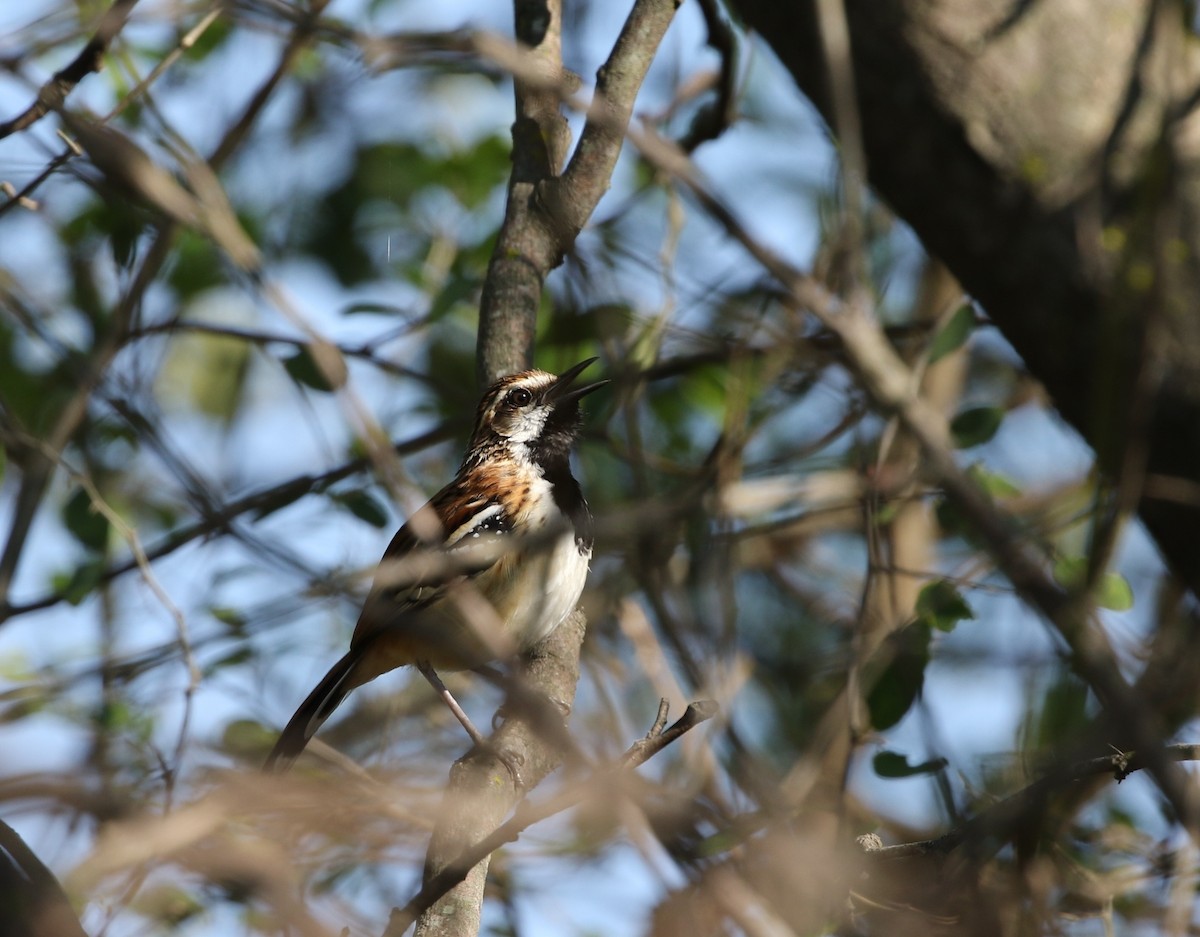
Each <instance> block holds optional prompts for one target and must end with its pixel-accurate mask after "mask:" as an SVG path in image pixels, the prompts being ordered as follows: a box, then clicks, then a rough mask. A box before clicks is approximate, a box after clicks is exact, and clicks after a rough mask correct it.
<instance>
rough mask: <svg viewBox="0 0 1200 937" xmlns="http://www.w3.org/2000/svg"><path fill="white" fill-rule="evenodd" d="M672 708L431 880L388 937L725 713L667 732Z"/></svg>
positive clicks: (706, 714) (696, 715)
mask: <svg viewBox="0 0 1200 937" xmlns="http://www.w3.org/2000/svg"><path fill="white" fill-rule="evenodd" d="M666 707H667V701H666V700H662V701H661V702H660V703H659V712H658V717H657V718H656V719H655V722H654V726H653V727H652V728H651V730H650V732H649V733H647V735H646V737H645V738H642V739H638V741H636V742H634V743H633V745H631V746H630V747H629V749H628V750H627V751H626V752H625V754H623V755H622V756H621V757H620V758H618V759H617V760H616V762H615V763H614V764H613V765H612V766H611V767H610V768H608V769H606V770H601V771H598V772H597V773H596V774H595V775H594V776H593V777H592V778H589V779H588V780H587V781H584V782H580V783H579V784H576V785H573V786H572V787H571V788H570V789H569V790H566V791H563V792H561V793H559V794H557V795H555V796H554V797H551V798H550V799H549V800H547V801H546V802H545V803H542V804H537V805H535V804H531V803H530V802H529V801H525V802H524V803H523V804H522V805H521V806H520V807H519V808H518V809H517V812H516V813H515V814H514V815H513V816H512V818H511V819H509V820H508V821H507V822H505V823H503V824H501V825H500V826H499V827H497V828H496V829H495V830H494V831H493V832H492V833H490V834H489V835H488V836H486V837H485V838H484V839H483V840H481V841H480V842H479V843H478V844H476V845H475V846H472V847H470V848H468V849H464V850H463V851H462V852H461V853H460V854H459V855H458V856H457V857H456V858H455V859H454V860H453V861H452V862H450V863H449V864H448V865H446V866H445V867H444V868H443V869H442V870H441V871H440V872H438V873H437V874H436V875H434V876H432V877H431V878H429V879H428V880H427V881H426V882H425V883H424V884H423V885H422V886H421V890H420V891H418V892H417V893H416V894H415V895H413V897H412V898H411V899H410V900H409V902H408V904H406V905H405V906H404V907H403V908H397V909H394V910H393V911H392V914H391V917H390V919H389V920H388V925H387V930H386V931H385V932H384V937H400V935H401V934H403V933H404V932H405V931H406V930H408V928H409V927H410V926H411V925H412V923H413V922H414V921H415V920H416V919H417V917H418V916H419V915H421V914H422V913H424V912H425V911H426V910H428V909H429V908H431V907H433V905H434V903H435V902H436V901H437V900H438V899H439V898H441V897H442V895H444V894H445V893H446V892H448V891H449V890H450V889H451V888H453V887H454V886H455V885H457V884H458V883H459V882H461V881H462V880H463V879H464V878H466V876H467V873H468V872H470V871H471V869H472V868H474V867H475V866H476V865H478V864H479V863H480V862H482V861H483V860H484V859H486V858H487V857H488V856H490V855H491V854H492V853H493V852H495V851H496V850H497V849H499V848H500V847H501V846H504V845H506V844H507V843H511V842H515V841H516V840H517V838H518V837H520V835H521V834H522V833H523V832H524V831H525V830H527V829H528V828H529V827H531V826H533V825H534V824H535V823H540V822H541V821H543V820H546V819H548V818H549V817H552V816H554V815H556V814H559V813H562V812H563V811H564V810H569V809H570V808H572V807H574V806H576V805H578V804H580V803H582V802H583V801H584V800H585V799H586V798H587V797H588V795H589V794H590V793H591V792H592V791H594V790H595V789H596V788H597V787H600V789H602V790H611V789H613V788H614V787H615V786H616V784H617V783H618V781H619V779H620V778H621V776H622V775H623V774H624V773H626V772H629V771H632V770H633V769H634V768H636V767H638V766H639V765H642V764H644V763H645V762H646V761H647V760H649V759H650V758H652V757H653V756H654V755H656V754H658V753H659V752H660V751H662V750H663V749H664V748H666V747H667V746H668V745H670V744H671V743H672V742H674V741H675V740H676V739H678V738H680V737H681V736H682V735H684V734H685V733H686V732H689V731H691V730H692V729H694V728H695V727H696V726H698V725H700V724H701V723H703V722H705V721H707V720H709V719H711V718H713V716H715V715H716V714H717V712H718V710H719V707H718V706H717V704H716V703H715V702H713V701H712V700H698V701H696V702H694V703H691V704H690V705H689V706H688V708H687V710H686V711H685V712H684V714H683V715H682V716H680V717H679V719H678V720H676V722H675V723H674V724H673V725H672V726H670V727H669V728H667V729H663V728H662V725H663V724H665V722H666ZM656 730H657V731H656Z"/></svg>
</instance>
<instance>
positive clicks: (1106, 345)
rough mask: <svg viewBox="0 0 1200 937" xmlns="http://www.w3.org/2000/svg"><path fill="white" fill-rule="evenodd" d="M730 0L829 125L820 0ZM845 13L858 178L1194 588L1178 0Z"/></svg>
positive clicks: (1183, 76) (873, 4)
mask: <svg viewBox="0 0 1200 937" xmlns="http://www.w3.org/2000/svg"><path fill="white" fill-rule="evenodd" d="M733 6H734V7H735V9H736V10H737V11H738V12H739V13H740V15H741V16H742V17H744V19H745V22H746V24H747V25H748V26H749V27H750V28H752V29H754V30H756V31H757V32H758V33H759V34H760V35H761V36H762V37H763V38H764V40H765V41H766V42H768V43H769V44H770V45H771V46H772V48H773V49H774V50H775V52H776V53H777V54H778V55H779V57H780V59H781V60H782V61H783V63H784V64H785V66H786V67H787V68H788V69H789V70H790V72H791V73H792V75H793V76H794V77H795V79H796V81H797V83H798V85H799V86H800V88H801V89H802V90H803V91H804V92H805V93H806V94H807V95H808V96H809V97H810V98H811V99H812V100H813V102H814V103H815V104H816V106H817V107H818V109H820V110H821V112H822V113H823V114H824V115H825V117H826V119H827V120H828V121H829V122H830V124H831V126H836V120H835V118H834V104H833V102H834V100H835V98H836V96H835V95H834V94H833V93H832V92H833V89H832V88H831V82H830V80H829V75H830V74H831V70H830V68H829V64H828V63H827V62H826V60H825V53H824V48H825V46H824V44H823V43H822V41H821V36H820V34H819V28H818V16H817V6H818V4H817V2H816V0H812V2H810V0H792V2H788V3H777V2H774V0H733ZM845 12H846V20H847V23H848V26H849V35H850V50H851V57H852V65H853V69H852V74H853V79H854V90H855V92H856V95H855V98H854V100H855V102H856V104H857V110H858V116H859V118H860V120H859V125H860V126H861V134H862V146H863V153H864V159H865V163H866V170H867V175H868V178H869V180H870V182H871V184H872V186H873V187H874V189H875V190H876V191H877V192H878V193H879V194H880V195H881V196H882V197H883V198H884V199H885V200H886V201H888V202H889V204H890V205H891V206H892V207H893V208H894V209H895V210H896V212H897V213H898V214H899V215H900V216H901V217H903V218H904V219H905V220H906V221H907V222H908V223H909V224H911V225H912V227H913V228H914V229H915V230H916V232H917V233H918V235H920V237H921V238H922V240H923V241H924V243H925V244H926V245H927V247H928V248H929V250H930V251H931V252H932V253H934V254H936V255H937V256H938V257H939V258H940V259H942V260H943V261H944V262H945V263H946V264H947V266H948V267H949V268H950V269H951V270H952V271H953V272H954V274H955V275H956V276H957V277H958V279H959V280H960V281H961V282H962V283H963V285H964V287H965V288H966V289H967V290H968V291H969V292H970V293H971V294H972V295H973V296H974V297H975V298H977V299H978V300H979V302H980V303H981V304H982V305H983V307H984V308H985V309H986V311H987V313H988V314H989V315H990V316H991V317H992V319H993V320H994V321H995V322H996V324H997V325H998V326H999V327H1000V329H1001V330H1002V331H1003V333H1004V334H1005V336H1006V337H1007V338H1008V340H1009V341H1011V342H1012V344H1013V346H1014V347H1015V348H1016V349H1017V351H1018V352H1019V353H1020V354H1021V355H1022V357H1023V358H1024V360H1025V362H1026V363H1027V364H1028V366H1029V368H1030V370H1031V371H1032V372H1033V373H1034V374H1035V376H1037V377H1038V378H1039V379H1040V380H1041V381H1042V382H1043V383H1044V384H1045V386H1046V387H1047V389H1048V390H1049V392H1050V393H1051V395H1052V396H1053V398H1054V402H1055V405H1056V406H1057V407H1058V409H1059V410H1060V412H1061V413H1062V414H1063V415H1064V416H1065V417H1066V418H1067V419H1068V420H1069V421H1070V422H1071V423H1072V424H1073V425H1074V426H1075V427H1076V428H1077V429H1078V430H1079V431H1080V432H1081V433H1082V434H1083V436H1084V437H1085V438H1086V439H1087V440H1088V442H1089V443H1090V444H1091V445H1092V446H1093V448H1094V449H1095V450H1096V452H1097V454H1098V455H1099V457H1100V459H1101V463H1102V464H1103V465H1104V466H1105V468H1106V469H1108V470H1109V472H1110V474H1111V475H1113V476H1114V477H1116V476H1120V477H1122V478H1123V479H1124V480H1125V481H1126V482H1127V483H1128V490H1130V491H1132V492H1133V498H1134V500H1135V501H1136V503H1137V507H1138V510H1139V511H1140V513H1141V516H1142V518H1143V519H1144V520H1145V522H1146V523H1147V525H1148V526H1149V528H1150V530H1151V532H1152V533H1153V535H1154V536H1155V538H1156V539H1157V541H1158V543H1159V545H1160V547H1161V548H1162V551H1163V553H1164V555H1165V556H1166V558H1167V559H1168V561H1169V563H1170V564H1171V565H1172V566H1173V567H1174V569H1175V570H1176V571H1177V572H1178V573H1179V574H1180V575H1181V576H1182V577H1183V578H1184V579H1185V581H1186V582H1187V583H1188V584H1189V586H1190V587H1191V588H1192V589H1193V590H1200V551H1197V550H1195V549H1194V547H1193V539H1194V530H1195V529H1196V528H1197V526H1198V524H1200V494H1198V493H1200V488H1197V487H1196V486H1197V484H1198V483H1200V317H1198V316H1197V315H1196V313H1195V309H1196V307H1197V306H1198V305H1200V264H1198V262H1197V243H1198V242H1197V219H1198V218H1200V185H1198V184H1197V183H1198V179H1200V118H1197V116H1196V112H1195V110H1196V108H1195V106H1196V103H1197V100H1198V99H1200V94H1198V92H1197V89H1200V50H1198V48H1197V43H1196V42H1195V37H1194V35H1193V34H1192V33H1191V31H1190V29H1189V27H1188V21H1187V17H1186V12H1185V9H1184V7H1183V5H1182V4H1181V3H1178V2H1161V3H1147V2H1144V0H1014V2H1010V3H1007V4H997V3H995V2H994V0H845ZM832 74H837V70H836V69H834V70H833V71H832Z"/></svg>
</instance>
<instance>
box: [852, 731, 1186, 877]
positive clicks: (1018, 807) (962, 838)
mask: <svg viewBox="0 0 1200 937" xmlns="http://www.w3.org/2000/svg"><path fill="white" fill-rule="evenodd" d="M1161 755H1162V757H1164V758H1167V759H1169V760H1170V761H1172V762H1176V763H1178V762H1184V761H1197V760H1200V745H1197V744H1179V745H1168V746H1166V747H1164V748H1163V749H1161ZM1151 764H1152V759H1150V758H1146V757H1143V756H1142V755H1141V754H1139V753H1138V752H1115V753H1113V754H1111V755H1103V756H1101V757H1099V758H1089V759H1086V760H1084V761H1077V762H1073V763H1072V764H1068V765H1063V766H1062V767H1061V768H1059V769H1058V770H1056V771H1052V772H1051V773H1050V774H1048V775H1046V776H1045V777H1042V778H1039V779H1038V780H1036V781H1034V782H1033V783H1032V784H1030V785H1029V786H1028V787H1026V788H1023V789H1022V790H1020V791H1018V792H1017V793H1015V794H1012V795H1011V796H1009V797H1006V798H1005V799H1004V800H1002V801H1000V802H999V803H997V804H995V805H994V806H992V807H990V808H988V809H987V810H985V811H983V812H982V813H979V814H977V815H975V816H974V817H972V818H971V819H969V820H967V822H966V823H964V824H962V825H961V826H959V827H956V828H955V829H953V830H950V831H949V832H948V833H943V834H942V835H941V836H937V837H934V838H933V839H925V840H921V841H919V842H913V843H899V844H897V845H895V846H873V845H872V844H871V843H866V844H864V848H865V849H866V852H867V854H868V855H869V856H870V857H871V858H872V859H906V858H909V857H911V856H927V855H934V854H945V853H948V852H951V851H952V850H954V849H957V848H958V847H959V846H962V845H964V844H971V846H972V847H973V848H981V847H986V845H987V844H988V842H989V841H993V844H994V847H995V848H999V847H1000V846H1002V845H1003V844H1004V842H1005V841H1006V840H1004V839H1003V838H993V834H996V833H1002V832H1004V831H1011V830H1012V829H1013V828H1014V826H1015V824H1016V822H1017V821H1018V820H1019V819H1020V818H1021V817H1022V816H1025V815H1026V814H1028V813H1029V811H1030V810H1031V809H1034V808H1036V807H1037V806H1038V805H1040V804H1041V803H1042V802H1044V801H1045V799H1046V797H1047V796H1048V795H1049V794H1051V793H1052V792H1053V791H1055V790H1058V789H1059V788H1061V787H1063V786H1065V785H1066V784H1069V783H1070V782H1072V781H1079V780H1082V779H1084V778H1092V777H1098V776H1100V775H1105V774H1111V775H1112V777H1113V779H1114V780H1115V781H1117V783H1120V782H1121V781H1124V780H1125V779H1126V778H1127V777H1129V775H1131V774H1133V773H1134V772H1135V771H1142V770H1145V769H1148V768H1149V767H1150V765H1151Z"/></svg>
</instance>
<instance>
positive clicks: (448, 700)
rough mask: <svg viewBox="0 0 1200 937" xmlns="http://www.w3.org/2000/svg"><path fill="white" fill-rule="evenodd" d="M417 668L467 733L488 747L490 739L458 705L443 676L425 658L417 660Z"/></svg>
mask: <svg viewBox="0 0 1200 937" xmlns="http://www.w3.org/2000/svg"><path fill="white" fill-rule="evenodd" d="M417 670H419V671H421V676H423V677H424V678H425V679H426V680H428V681H429V685H430V686H431V687H433V688H434V689H435V690H436V691H437V694H438V696H440V697H441V698H442V702H444V703H445V704H446V705H447V706H449V707H450V712H452V713H454V718H455V719H457V720H458V721H459V722H460V723H461V724H462V727H463V728H464V729H466V730H467V735H469V736H471V741H472V742H474V743H475V744H476V745H478V746H479V747H480V748H488V747H489V745H488V740H487V739H486V738H484V737H483V733H482V732H480V731H479V730H478V729H476V728H475V723H473V722H472V721H471V717H470V716H468V715H467V714H466V713H465V712H463V708H462V707H461V706H459V705H458V700H456V699H455V698H454V694H453V693H451V692H450V690H449V689H447V688H446V684H444V683H442V678H441V677H439V676H438V675H437V671H436V670H434V669H433V668H432V667H430V666H429V663H428V662H427V661H423V660H419V661H417Z"/></svg>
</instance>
